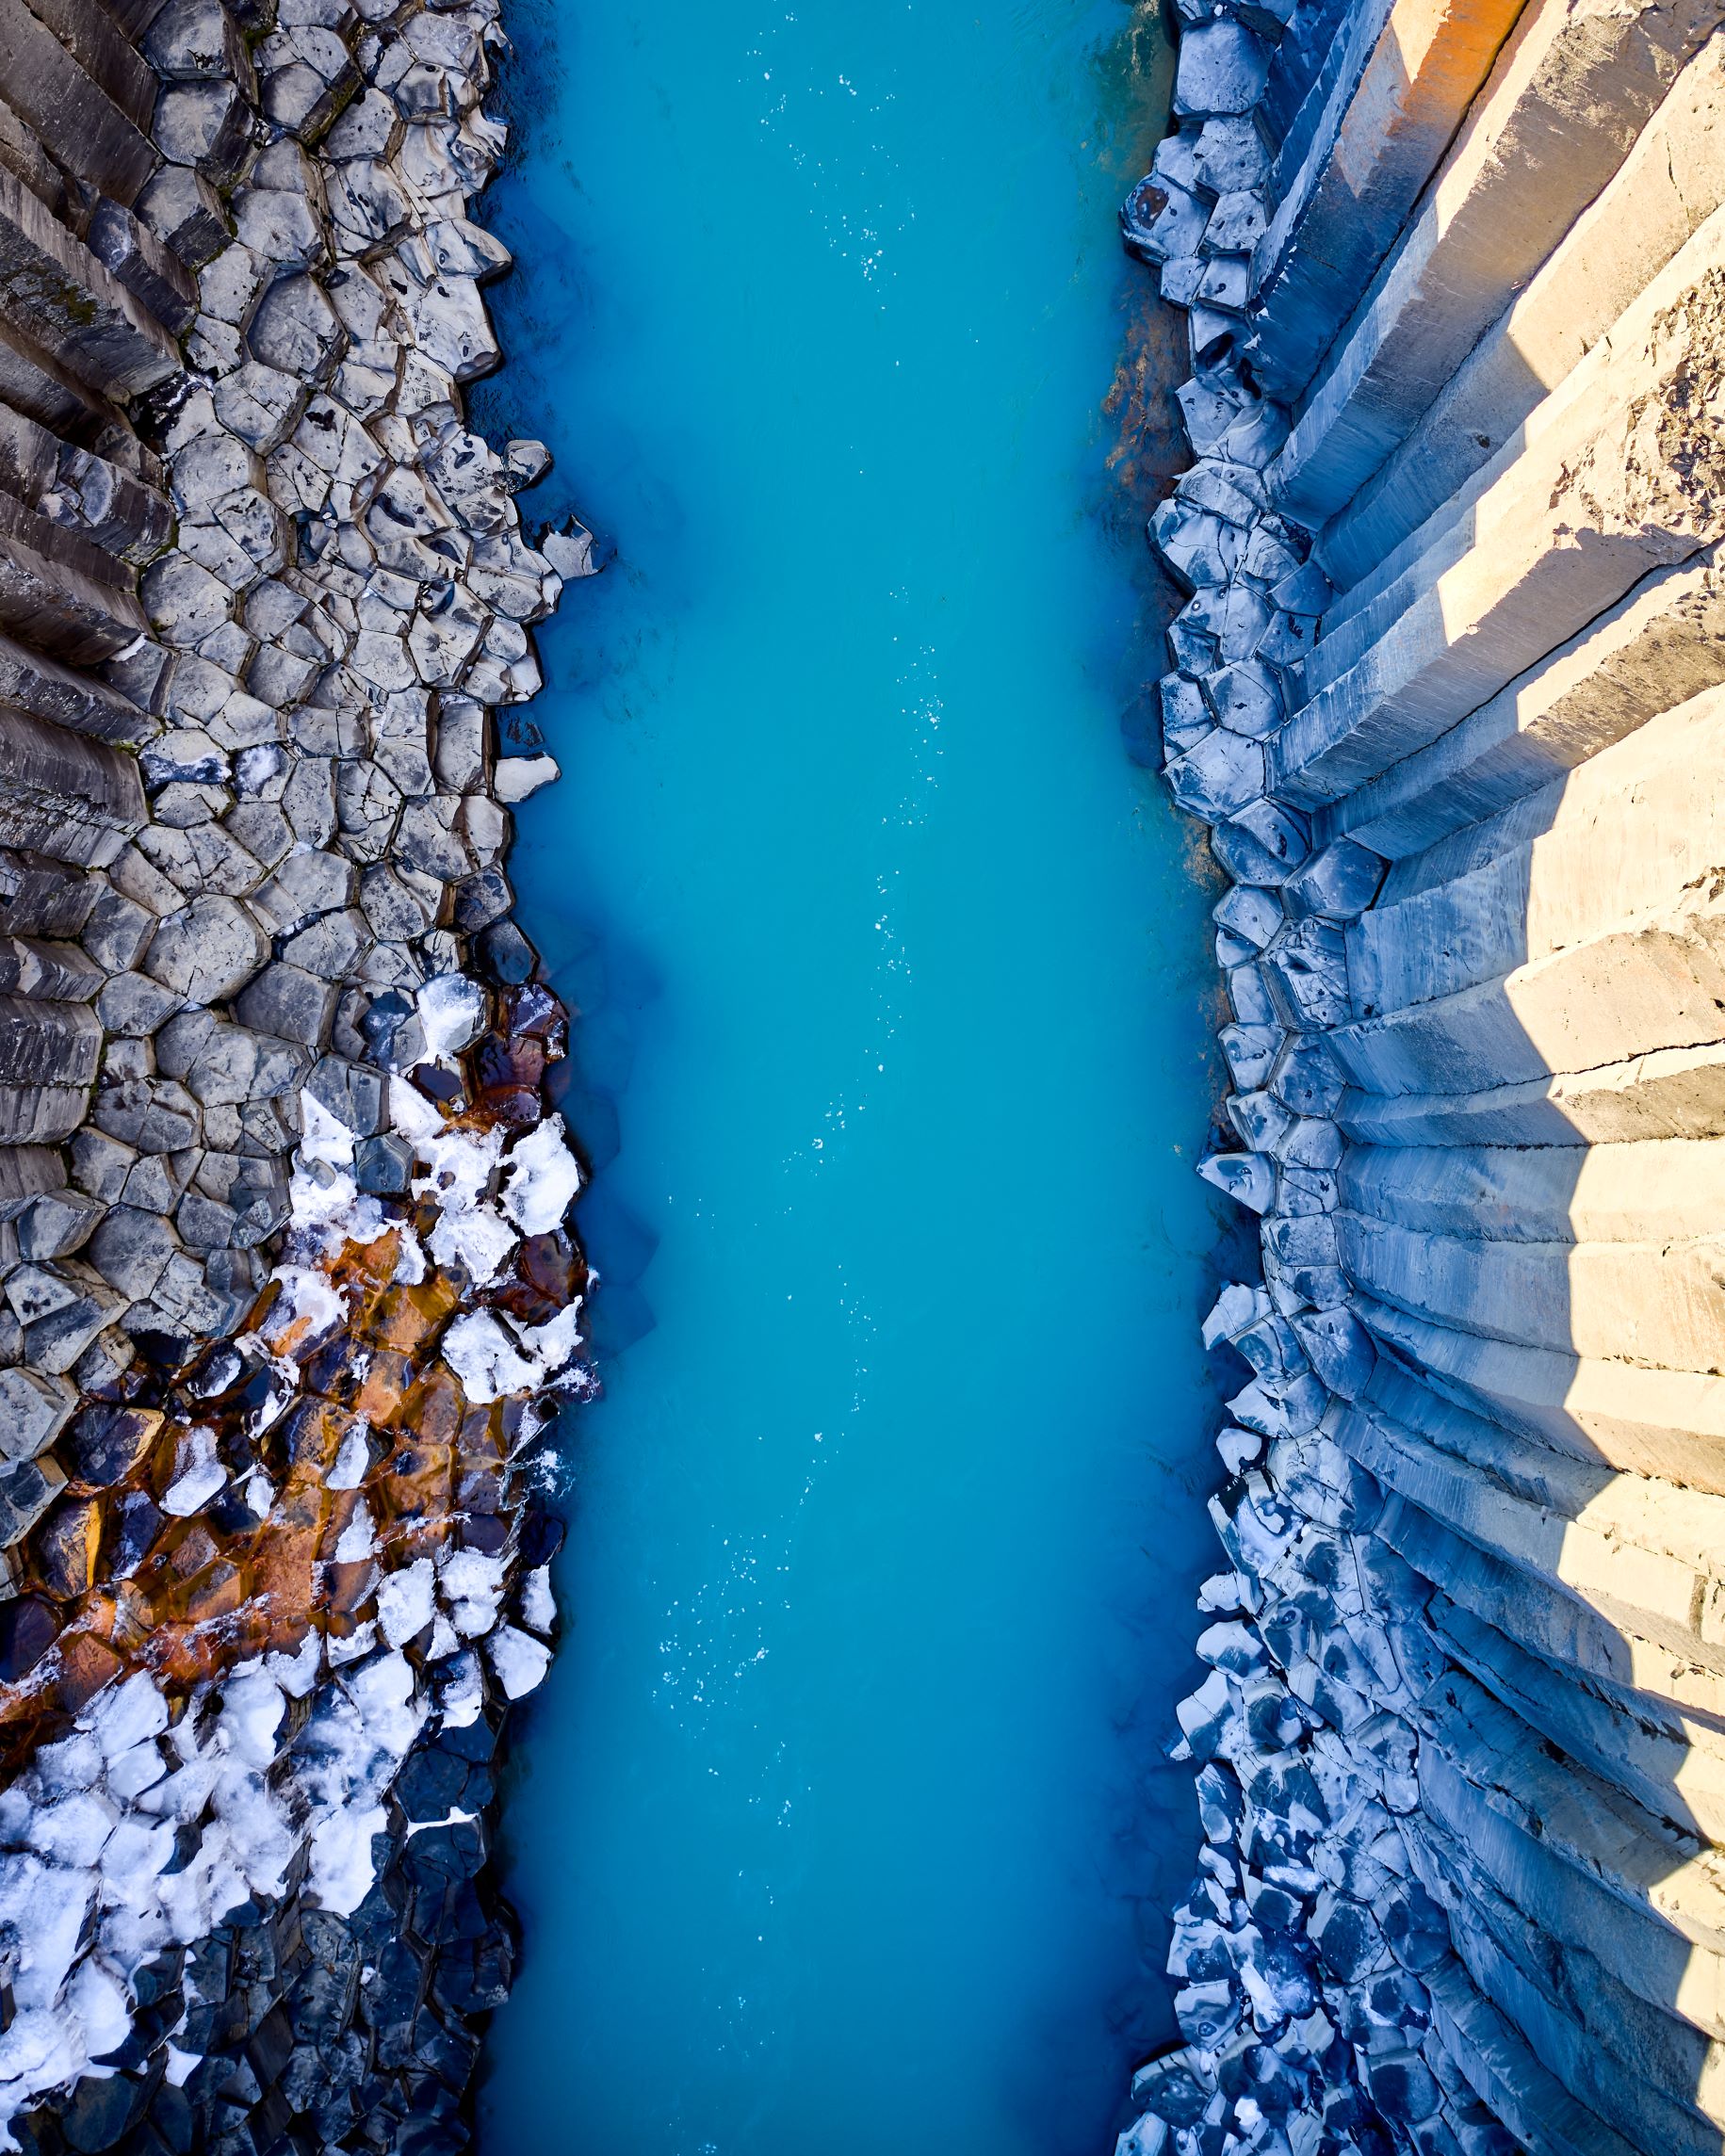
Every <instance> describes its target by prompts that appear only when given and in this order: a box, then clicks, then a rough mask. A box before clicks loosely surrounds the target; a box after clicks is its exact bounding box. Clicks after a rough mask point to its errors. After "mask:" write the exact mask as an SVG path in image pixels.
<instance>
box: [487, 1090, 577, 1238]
mask: <svg viewBox="0 0 1725 2156" xmlns="http://www.w3.org/2000/svg"><path fill="white" fill-rule="evenodd" d="M580 1187H581V1171H580V1167H579V1165H578V1162H577V1160H576V1158H575V1155H574V1154H573V1153H572V1152H571V1151H570V1150H569V1147H568V1144H567V1143H566V1142H565V1140H564V1138H563V1134H562V1130H561V1127H560V1126H559V1125H558V1124H557V1122H556V1121H555V1120H554V1119H553V1118H551V1117H549V1116H547V1117H546V1119H545V1122H543V1123H540V1124H536V1125H535V1126H534V1127H533V1128H532V1129H531V1130H529V1132H528V1134H527V1136H526V1137H525V1138H521V1139H518V1140H517V1141H516V1142H515V1143H514V1145H513V1147H512V1148H511V1150H510V1155H509V1164H508V1167H507V1169H506V1171H505V1175H504V1180H503V1209H504V1211H505V1212H506V1213H507V1214H508V1215H509V1217H510V1219H511V1220H513V1222H514V1224H515V1225H516V1226H517V1227H518V1228H519V1229H520V1230H521V1232H522V1234H523V1235H546V1234H548V1233H549V1232H550V1231H551V1229H553V1228H554V1227H557V1226H559V1225H560V1224H561V1221H562V1219H563V1216H564V1214H565V1213H566V1212H567V1211H568V1209H569V1208H570V1206H571V1205H573V1203H574V1202H575V1196H576V1193H577V1191H579V1189H580Z"/></svg>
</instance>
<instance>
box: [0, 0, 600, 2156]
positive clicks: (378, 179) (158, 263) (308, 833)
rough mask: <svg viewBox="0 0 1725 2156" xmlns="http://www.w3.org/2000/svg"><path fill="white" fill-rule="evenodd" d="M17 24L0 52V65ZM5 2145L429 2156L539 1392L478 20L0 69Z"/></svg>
mask: <svg viewBox="0 0 1725 2156" xmlns="http://www.w3.org/2000/svg"><path fill="white" fill-rule="evenodd" d="M14 18H15V19H14ZM0 41H3V42H4V45H5V49H6V55H7V69H6V80H5V83H4V85H3V86H0V400H3V401H0V631H4V634H3V635H0V757H3V758H4V760H5V769H6V775H7V781H8V785H7V789H6V794H5V799H4V801H0V991H3V992H4V993H3V1004H4V1007H3V1008H0V1120H3V1122H4V1139H5V1144H4V1146H3V1147H0V1193H3V1196H4V1215H5V1218H4V1224H0V1271H3V1273H4V1292H5V1300H6V1305H7V1309H6V1313H5V1315H4V1317H0V1457H3V1458H4V1460H5V1462H6V1466H5V1467H4V1472H3V1473H0V1525H3V1527H4V1543H5V1548H6V1558H5V1563H6V1566H7V1580H6V1584H7V1587H8V1596H7V1598H6V1599H5V1601H4V1602H3V1603H0V1728H3V1729H4V1733H5V1734H4V1743H5V1747H6V1759H7V1765H8V1787H7V1789H6V1791H5V1793H4V1795H3V1796H0V1813H3V1815H4V1816H3V1818H0V1851H3V1852H4V1854H0V2124H3V2125H4V2126H5V2128H6V2130H7V2131H8V2132H10V2134H11V2135H12V2136H13V2137H14V2139H15V2140H17V2141H19V2142H22V2143H24V2144H25V2145H28V2146H31V2147H36V2148H43V2149H49V2148H53V2149H58V2148H63V2147H66V2148H75V2149H79V2150H87V2149H99V2148H116V2147H126V2148H134V2147H136V2148H164V2147H165V2148H172V2149H187V2148H191V2147H194V2146H196V2147H200V2148H221V2149H230V2148H231V2149H234V2150H240V2149H244V2150H248V2151H251V2150H264V2149H268V2148H288V2147H317V2148H326V2147H334V2146H336V2145H342V2146H348V2147H352V2148H359V2147H362V2146H371V2147H377V2148H409V2147H411V2148H416V2149H425V2150H431V2149H435V2148H459V2147H461V2146H463V2145H464V2142H465V2139H466V2130H465V2127H464V2124H463V2122H462V2105H463V2099H464V2091H465V2089H466V2086H467V2083H468V2080H469V2077H470V2075H471V2072H472V2068H473V2063H474V2057H475V2052H476V2048H477V2041H478V2035H477V2031H478V2026H479V2024H480V2019H481V2018H482V2017H483V2015H484V2014H485V2013H486V2012H487V2011H488V2010H489V2009H490V2008H492V2007H493V2006H495V2005H496V2004H497V2003H498V2002H500V2000H501V1999H502V1997H503V1996H504V1994H505V1992H506V1990H507V1988H508V1985H509V1978H510V1971H511V1967H512V1962H513V1933H512V1930H511V1926H510V1921H509V1918H508V1914H507V1912H506V1911H505V1910H503V1909H502V1908H501V1907H500V1906H499V1905H498V1904H497V1902H496V1896H495V1893H494V1891H493V1890H492V1889H491V1888H490V1886H489V1884H488V1881H487V1878H486V1861H487V1848H488V1834H489V1829H488V1824H487V1822H488V1819H489V1816H490V1813H491V1808H492V1798H493V1781H492V1761H493V1756H494V1753H495V1749H496V1743H497V1740H498V1735H499V1731H500V1728H501V1726H502V1722H503V1719H504V1716H505V1713H506V1711H507V1707H508V1703H509V1702H510V1701H511V1700H512V1699H513V1698H515V1697H518V1696H519V1695H520V1694H523V1693H524V1692H527V1691H529V1690H530V1689H531V1688H532V1686H533V1685H535V1684H536V1683H537V1682H538V1680H539V1678H540V1677H541V1675H542V1674H543V1672H544V1669H545V1662H546V1660H547V1656H548V1641H549V1639H550V1637H551V1635H552V1633H553V1631H554V1629H555V1611H554V1608H553V1605H552V1601H551V1597H550V1592H549V1587H548V1583H547V1576H546V1572H545V1564H546V1563H547V1561H548V1558H549V1557H550V1555H551V1554H552V1553H553V1550H554V1548H555V1544H556V1540H557V1534H558V1531H557V1529H556V1527H555V1525H554V1524H553V1523H552V1522H551V1521H550V1520H549V1519H548V1518H546V1517H545V1516H544V1514H543V1513H542V1512H540V1511H538V1510H537V1509H535V1504H534V1501H533V1499H532V1495H531V1492H532V1486H533V1481H534V1466H533V1462H534V1447H535V1443H536V1440H537V1439H538V1438H539V1436H540V1435H541V1433H542V1432H543V1430H544V1429H545V1426H546V1424H547V1422H548V1420H549V1418H550V1417H551V1416H552V1414H553V1413H554V1412H555V1405H556V1401H557V1398H558V1397H559V1396H560V1395H564V1394H567V1393H569V1392H571V1391H574V1392H577V1393H578V1392H579V1391H580V1390H581V1389H582V1388H583V1386H585V1384H586V1383H587V1380H586V1377H585V1374H584V1371H583V1369H582V1366H581V1364H580V1361H579V1348H580V1341H579V1333H578V1324H579V1310H580V1303H581V1296H582V1293H583V1290H584V1289H585V1286H586V1276H585V1271H584V1268H583V1265H582V1262H581V1258H580V1254H579V1251H578V1246H577V1245H576V1243H575V1241H574V1240H573V1237H572V1235H571V1233H570V1231H569V1228H568V1224H567V1214H568V1208H569V1206H570V1203H571V1201H572V1199H573V1198H574V1195H575V1193H576V1191H577V1189H578V1184H579V1170H578V1166H577V1163H576V1160H575V1158H574V1156H573V1154H572V1152H571V1151H570V1149H569V1146H568V1143H567V1142H566V1140H565V1137H564V1135H563V1133H562V1131H561V1125H560V1123H559V1121H558V1119H557V1117H556V1116H555V1114H554V1113H553V1112H552V1111H551V1110H550V1109H549V1107H548V1104H547V1100H546V1096H545V1078H546V1074H547V1071H548V1069H549V1066H550V1065H551V1064H552V1063H554V1062H555V1061H556V1060H557V1059H559V1058H560V1057H561V1055H562V1054H563V1052H564V1047H565V1039H564V1034H565V1018H564V1013H562V1011H561V1008H560V1006H559V1005H558V1004H557V1002H556V999H555V998H554V997H552V996H551V995H550V994H549V992H548V991H547V990H546V989H545V988H544V987H543V986H542V985H540V984H539V982H538V981H537V979H536V972H537V966H536V960H535V957H534V953H533V951H532V949H531V948H530V946H529V944H528V942H527V941H526V939H525V937H524V936H523V935H522V934H521V932H520V931H519V930H518V929H517V928H516V927H515V926H514V925H513V922H512V920H511V919H510V908H511V893H510V887H509V883H508V881H507V877H506V874H505V870H504V867H503V863H504V858H505V855H506V852H507V849H508V844H509V837H510V815H509V808H510V804H511V803H512V802H515V801H518V800H519V799H521V798H523V796H524V795H525V794H526V793H527V792H529V791H530V790H532V788H533V787H534V786H537V785H539V784H541V783H543V782H544V781H545V779H546V778H549V777H552V776H554V775H555V770H556V767H555V765H554V764H553V763H552V762H551V760H550V758H549V757H547V756H545V755H544V754H526V755H521V756H514V757H500V756H499V755H498V754H497V743H496V729H495V724H494V719H493V714H494V712H495V711H496V709H497V708H498V707H500V706H505V705H516V704H520V703H522V702H524V701H525V700H527V699H528V698H529V697H530V696H531V695H532V693H533V691H534V689H536V688H537V686H538V681H539V675H538V670H537V666H536V663H535V660H534V657H533V653H532V647H531V640H530V634H529V631H530V626H531V624H533V623H534V622H535V621H538V620H540V619H541V618H543V617H544V615H545V613H547V612H548V611H549V609H550V608H552V607H553V606H554V605H555V604H556V602H557V599H558V595H559V592H560V590H561V580H562V575H583V574H585V573H586V572H587V569H588V567H589V555H588V550H587V544H586V538H585V534H582V533H579V532H574V533H569V534H565V535H554V536H552V537H551V538H549V539H547V540H545V541H544V542H543V543H542V544H540V545H538V546H536V545H534V544H532V543H529V540H528V537H527V535H526V532H525V530H524V527H523V523H522V519H521V516H520V513H519V511H518V509H517V506H516V501H515V496H516V494H517V493H518V492H519V490H520V489H522V488H523V487H526V486H529V485H530V484H531V483H532V482H533V481H534V480H535V479H536V478H539V477H540V476H542V474H543V472H544V470H545V467H546V464H547V462H548V460H547V458H546V456H545V451H544V450H543V448H541V447H540V446H539V445H537V444H534V443H511V444H509V445H508V446H507V447H506V448H505V449H504V450H503V451H502V452H500V453H499V452H497V451H495V450H494V449H493V448H492V447H491V446H488V445H487V444H486V443H484V442H482V441H481V440H480V439H479V438H478V437H477V436H475V435H474V434H472V433H471V432H470V431H469V430H467V428H466V425H465V420H464V408H463V385H464V383H466V382H468V381H471V380H473V379H474V378H475V377H477V376H479V375H481V374H483V373H485V372H486V371H487V370H488V369H489V368H491V367H492V366H494V365H496V362H497V359H498V356H499V355H498V352H497V349H496V343H495V341H494V339H493V337H492V334H491V331H490V328H489V325H488V322H487V318H486V311H485V307H484V303H483V300H482V297H481V293H480V284H481V283H482V282H483V280H485V279H486V278H488V277H491V276H493V275H495V274H496V273H497V272H498V271H500V270H501V269H503V268H504V267H507V257H506V255H505V254H504V251H502V250H501V249H500V248H499V247H498V245H497V244H496V241H495V240H493V239H492V238H491V237H490V236H489V235H487V234H486V233H485V232H484V231H483V230H482V228H481V227H480V226H479V225H477V224H476V223H475V222H474V221H473V220H472V219H471V217H470V215H469V212H470V208H471V203H472V199H473V197H474V196H475V195H476V194H477V192H478V191H479V190H480V188H481V187H482V186H484V184H485V182H486V180H487V179H488V178H489V177H490V175H491V173H492V172H493V170H495V168H496V162H497V159H498V157H499V156H500V154H501V152H502V148H503V141H504V131H503V128H502V127H501V125H500V124H499V123H498V122H496V121H495V120H493V119H491V118H490V117H488V116H487V115H486V113H485V112H484V110H483V107H482V100H483V97H484V94H485V91H486V89H487V87H488V84H489V82H490V73H491V65H492V59H493V56H494V55H495V53H496V51H497V50H498V49H499V47H500V43H501V32H500V29H499V26H498V23H497V9H496V5H495V0H476V4H473V5H464V6H458V7H442V6H433V7H422V6H419V5H416V4H415V0H407V4H405V5H400V6H396V5H380V4H379V0H362V4H361V5H359V6H357V7H355V6H351V5H349V4H348V0H284V4H283V5H281V6H280V7H279V8H277V7H275V6H273V5H270V4H269V0H247V4H244V5H240V6H237V7H235V8H228V7H224V6H222V5H221V4H220V0H166V4H163V0H123V4H122V5H120V6H118V7H116V8H113V9H111V10H110V9H108V8H104V7H103V6H102V5H100V4H99V0H54V4H52V5H49V4H44V5H42V6H40V7H32V8H25V7H24V6H23V5H21V4H16V0H15V4H13V5H11V6H10V7H9V8H8V11H7V15H6V19H5V21H4V23H0Z"/></svg>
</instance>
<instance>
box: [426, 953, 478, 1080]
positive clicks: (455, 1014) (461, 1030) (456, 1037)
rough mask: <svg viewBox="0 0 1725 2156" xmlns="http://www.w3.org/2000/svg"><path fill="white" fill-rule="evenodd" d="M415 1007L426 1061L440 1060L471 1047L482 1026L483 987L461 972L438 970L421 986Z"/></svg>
mask: <svg viewBox="0 0 1725 2156" xmlns="http://www.w3.org/2000/svg"><path fill="white" fill-rule="evenodd" d="M417 1009H418V1013H419V1023H420V1024H421V1026H423V1027H424V1029H425V1051H426V1056H427V1058H428V1060H429V1061H431V1062H443V1061H444V1060H445V1059H446V1058H448V1057H450V1056H453V1055H456V1054H458V1053H459V1052H460V1051H461V1050H462V1049H463V1048H466V1047H471V1046H472V1045H473V1043H474V1042H475V1041H476V1040H478V1038H479V1037H480V1033H481V1032H482V1031H483V1030H484V1027H485V1015H486V1003H485V991H484V990H483V989H482V988H481V987H480V984H479V983H478V981H469V980H468V979H467V978H466V977H465V975H464V974H460V973H441V974H438V975H437V976H435V978H433V979H432V980H431V981H427V982H426V983H425V985H424V986H423V987H422V988H421V989H420V991H419V995H418V999H417Z"/></svg>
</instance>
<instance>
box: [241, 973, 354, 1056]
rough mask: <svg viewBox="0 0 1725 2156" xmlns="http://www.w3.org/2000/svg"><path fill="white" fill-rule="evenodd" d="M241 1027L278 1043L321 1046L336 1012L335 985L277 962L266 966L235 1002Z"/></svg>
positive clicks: (326, 1037)
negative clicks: (245, 1027)
mask: <svg viewBox="0 0 1725 2156" xmlns="http://www.w3.org/2000/svg"><path fill="white" fill-rule="evenodd" d="M234 1008H235V1011H236V1014H237V1015H238V1017H239V1019H240V1021H241V1023H242V1024H244V1025H247V1026H252V1027H254V1028H255V1029H257V1031H258V1032H260V1033H273V1034H274V1035H276V1037H277V1038H278V1039H280V1040H284V1041H298V1042H300V1043H301V1045H302V1046H305V1047H308V1048H318V1047H321V1046H323V1044H324V1042H325V1041H326V1040H327V1039H328V1038H329V1031H330V1020H331V1019H332V1017H333V1016H334V1011H335V988H334V983H333V982H331V981H319V980H318V979H317V975H316V974H311V973H306V972H303V971H302V970H301V968H300V967H299V966H297V965H284V964H282V963H281V962H280V961H278V962H277V963H276V964H275V965H267V966H266V967H265V968H264V970H263V971H262V972H261V973H260V974H259V975H258V977H257V979H256V980H255V981H252V984H251V986H250V987H249V988H247V989H246V990H245V991H244V992H243V994H241V995H240V996H239V997H238V998H237V999H236V1003H235V1006H234Z"/></svg>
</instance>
